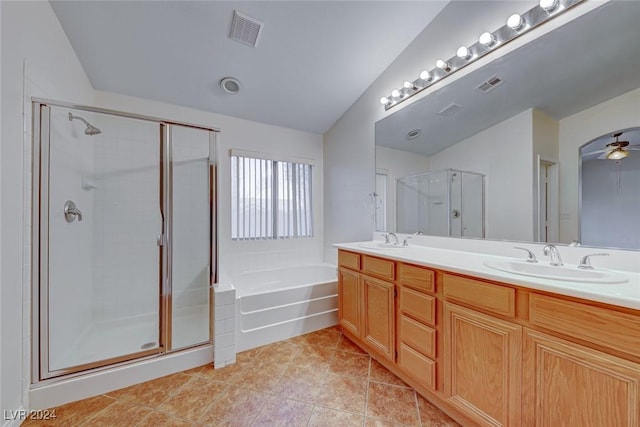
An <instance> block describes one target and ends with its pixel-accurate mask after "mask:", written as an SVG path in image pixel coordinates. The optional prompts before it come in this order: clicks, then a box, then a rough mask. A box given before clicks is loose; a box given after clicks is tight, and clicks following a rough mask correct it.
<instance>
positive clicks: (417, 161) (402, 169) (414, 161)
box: [375, 145, 429, 231]
mask: <svg viewBox="0 0 640 427" xmlns="http://www.w3.org/2000/svg"><path fill="white" fill-rule="evenodd" d="M375 155H376V169H378V170H380V169H382V170H384V171H385V172H386V173H387V177H388V178H387V179H388V181H387V231H396V229H397V223H396V180H397V179H398V178H402V177H403V176H408V175H416V174H419V173H424V172H427V171H429V158H428V157H426V156H421V155H419V154H415V153H409V152H408V151H402V150H394V149H392V148H388V147H383V146H380V145H377V146H376V147H375Z"/></svg>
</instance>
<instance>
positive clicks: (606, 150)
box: [582, 149, 611, 156]
mask: <svg viewBox="0 0 640 427" xmlns="http://www.w3.org/2000/svg"><path fill="white" fill-rule="evenodd" d="M609 151H611V150H608V149H605V150H596V151H590V152H588V153H582V155H583V156H590V155H592V154H598V153H608V152H609Z"/></svg>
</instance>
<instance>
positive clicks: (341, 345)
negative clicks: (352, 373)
mask: <svg viewBox="0 0 640 427" xmlns="http://www.w3.org/2000/svg"><path fill="white" fill-rule="evenodd" d="M338 351H348V352H350V353H358V354H366V351H364V350H363V349H361V348H360V347H358V346H357V345H356V344H355V343H354V342H353V341H351V340H350V339H349V338H347V337H345V336H344V335H343V336H342V337H340V341H339V342H338Z"/></svg>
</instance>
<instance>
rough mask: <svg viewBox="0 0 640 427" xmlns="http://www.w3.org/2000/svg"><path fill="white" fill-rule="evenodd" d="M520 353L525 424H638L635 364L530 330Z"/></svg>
mask: <svg viewBox="0 0 640 427" xmlns="http://www.w3.org/2000/svg"><path fill="white" fill-rule="evenodd" d="M523 356H524V367H523V368H524V371H523V372H524V376H523V402H522V404H523V423H524V425H526V426H540V427H542V426H545V427H556V426H567V427H573V426H576V427H600V426H607V427H622V426H625V427H629V426H634V427H637V426H638V425H639V423H640V421H639V419H640V402H639V400H640V365H639V364H637V363H632V362H629V361H627V360H624V359H620V358H617V357H614V356H611V355H608V354H606V353H602V352H599V351H597V350H593V349H590V348H587V347H583V346H580V345H578V344H574V343H570V342H568V341H564V340H561V339H559V338H555V337H552V336H549V335H545V334H542V333H539V332H535V331H530V330H525V336H524V353H523Z"/></svg>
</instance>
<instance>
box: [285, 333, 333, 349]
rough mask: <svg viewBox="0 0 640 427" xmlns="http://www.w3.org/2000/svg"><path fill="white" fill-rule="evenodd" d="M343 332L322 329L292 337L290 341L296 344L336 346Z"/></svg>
mask: <svg viewBox="0 0 640 427" xmlns="http://www.w3.org/2000/svg"><path fill="white" fill-rule="evenodd" d="M341 336H342V334H340V332H338V331H336V330H334V329H321V330H319V331H315V332H311V333H310V334H306V335H301V336H299V337H295V338H292V339H291V340H290V341H292V342H294V343H296V344H308V345H318V346H321V347H327V348H336V347H337V346H338V341H340V337H341Z"/></svg>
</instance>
